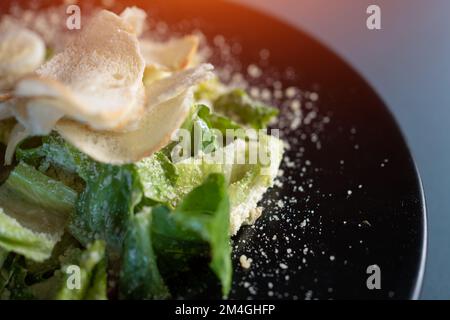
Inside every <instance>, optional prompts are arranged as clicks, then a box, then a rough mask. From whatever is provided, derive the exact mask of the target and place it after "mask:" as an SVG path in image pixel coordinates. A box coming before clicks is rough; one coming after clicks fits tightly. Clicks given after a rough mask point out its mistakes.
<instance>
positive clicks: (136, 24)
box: [120, 7, 147, 37]
mask: <svg viewBox="0 0 450 320" xmlns="http://www.w3.org/2000/svg"><path fill="white" fill-rule="evenodd" d="M120 17H121V18H122V19H123V20H124V21H125V22H126V23H128V24H129V25H130V26H132V27H133V30H134V33H135V34H136V36H138V37H139V36H140V35H141V34H142V32H144V29H145V19H147V13H146V12H145V11H144V10H142V9H139V8H137V7H128V8H126V9H125V10H124V11H123V12H122V13H121V14H120Z"/></svg>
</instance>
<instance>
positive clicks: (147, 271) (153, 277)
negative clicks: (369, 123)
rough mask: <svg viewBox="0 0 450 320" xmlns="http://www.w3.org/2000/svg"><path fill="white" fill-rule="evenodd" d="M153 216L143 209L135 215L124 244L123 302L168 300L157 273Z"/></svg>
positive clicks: (121, 292)
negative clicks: (125, 300) (130, 300)
mask: <svg viewBox="0 0 450 320" xmlns="http://www.w3.org/2000/svg"><path fill="white" fill-rule="evenodd" d="M152 225H153V216H152V213H151V209H150V208H148V207H146V208H144V209H143V210H142V212H140V213H138V214H137V215H135V216H134V217H133V218H132V219H131V221H130V225H129V227H128V232H127V235H126V238H125V241H124V249H123V256H122V269H121V272H120V285H119V288H120V294H121V297H122V298H125V299H167V298H169V297H170V293H169V289H168V288H167V286H166V285H165V283H164V280H163V278H162V276H161V274H160V272H159V269H158V264H157V256H156V254H155V252H154V249H153V247H154V239H153V235H152V232H151V231H152Z"/></svg>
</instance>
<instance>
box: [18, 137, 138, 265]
mask: <svg viewBox="0 0 450 320" xmlns="http://www.w3.org/2000/svg"><path fill="white" fill-rule="evenodd" d="M16 157H17V158H18V159H19V160H22V161H26V162H28V163H30V164H34V165H35V166H37V167H38V168H41V169H42V170H46V169H47V168H48V167H50V166H51V167H53V168H56V169H57V170H62V171H64V172H67V173H74V174H77V175H78V176H79V177H80V178H81V179H83V181H84V183H85V186H84V189H83V191H82V192H81V193H80V194H79V196H78V198H77V201H76V205H75V212H74V213H73V214H72V216H71V219H70V222H69V226H68V228H69V231H70V232H71V234H72V235H73V236H74V237H75V238H76V239H77V240H78V241H80V242H81V243H82V244H83V245H87V244H88V243H90V242H92V241H94V240H96V239H103V240H105V241H106V245H107V249H108V253H109V254H110V255H111V256H113V257H114V258H118V257H119V255H120V251H121V248H122V243H123V238H124V236H125V232H126V228H127V225H128V222H129V220H130V219H131V217H132V214H133V210H134V207H135V206H136V204H137V203H138V202H139V201H140V199H141V196H142V185H141V182H140V179H139V176H138V173H137V169H136V166H134V165H123V166H114V165H109V164H103V163H99V162H96V161H94V160H92V159H91V158H89V157H88V156H86V155H85V154H83V153H82V152H80V151H78V150H77V149H76V148H74V147H73V146H71V145H70V144H68V143H67V142H65V141H64V140H63V139H62V138H61V137H60V136H58V135H56V134H52V135H50V136H47V137H44V138H43V143H42V145H41V146H39V147H37V148H34V149H18V151H17V154H16Z"/></svg>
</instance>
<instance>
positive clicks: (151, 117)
mask: <svg viewBox="0 0 450 320" xmlns="http://www.w3.org/2000/svg"><path fill="white" fill-rule="evenodd" d="M193 103H194V98H193V92H192V90H187V91H185V92H183V93H181V94H180V95H179V96H177V97H175V98H173V99H171V100H168V101H166V102H163V103H161V104H158V105H156V106H154V107H152V108H150V109H149V110H148V111H147V112H146V114H145V115H144V117H143V119H142V120H141V121H140V122H139V127H138V128H137V129H136V130H134V131H129V132H123V133H119V132H101V131H94V130H91V129H89V128H87V127H86V126H82V125H80V124H79V123H77V122H74V121H68V120H61V121H60V122H58V124H57V126H56V130H57V131H58V132H59V134H60V135H61V136H62V137H63V138H64V139H66V140H67V141H68V142H70V143H71V144H73V145H74V146H75V147H77V148H78V149H79V150H81V151H82V152H84V153H86V154H87V155H89V156H90V157H92V158H94V159H95V160H97V161H100V162H106V163H111V164H125V163H133V162H137V161H139V160H141V159H143V158H145V157H147V156H149V155H151V154H153V153H154V152H156V151H158V150H160V149H161V148H163V147H164V146H166V145H167V144H168V143H169V142H170V139H171V137H172V135H173V134H174V133H175V131H176V130H177V129H178V128H180V126H181V124H182V123H183V122H184V120H185V118H186V116H187V115H188V113H189V110H190V108H191V106H192V104H193Z"/></svg>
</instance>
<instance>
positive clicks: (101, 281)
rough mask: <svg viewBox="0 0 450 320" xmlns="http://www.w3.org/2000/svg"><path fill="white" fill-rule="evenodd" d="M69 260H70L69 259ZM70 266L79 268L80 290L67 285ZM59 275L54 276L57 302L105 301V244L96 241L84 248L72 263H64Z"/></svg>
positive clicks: (73, 258)
mask: <svg viewBox="0 0 450 320" xmlns="http://www.w3.org/2000/svg"><path fill="white" fill-rule="evenodd" d="M69 260H70V259H69ZM70 266H78V267H79V268H80V275H81V278H80V288H79V289H77V288H76V287H75V288H71V287H69V286H68V283H69V282H70V281H71V279H70V276H71V275H72V273H71V272H69V271H71V270H69V269H68V268H69V267H70ZM60 272H61V273H58V274H56V275H55V276H56V277H57V278H56V280H59V279H61V280H62V281H60V282H59V284H60V288H59V290H58V292H57V293H56V296H55V299H57V300H106V299H107V295H106V294H107V275H106V257H105V243H104V242H103V241H101V240H97V241H95V242H93V243H91V244H90V245H88V247H87V248H86V250H85V251H83V252H82V253H81V254H78V255H74V257H72V261H66V262H65V264H64V265H63V267H62V268H61V271H60ZM53 280H55V279H53ZM35 290H36V288H35Z"/></svg>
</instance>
